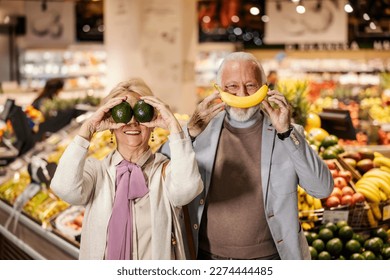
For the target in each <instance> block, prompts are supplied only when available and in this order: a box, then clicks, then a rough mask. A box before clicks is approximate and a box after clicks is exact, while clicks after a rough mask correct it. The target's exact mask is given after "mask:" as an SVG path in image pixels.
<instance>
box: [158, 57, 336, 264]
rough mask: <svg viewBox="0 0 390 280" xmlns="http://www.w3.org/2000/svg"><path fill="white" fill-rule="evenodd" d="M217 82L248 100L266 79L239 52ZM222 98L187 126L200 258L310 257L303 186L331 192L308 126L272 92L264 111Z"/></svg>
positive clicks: (319, 193) (207, 103) (315, 192)
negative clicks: (194, 166) (302, 214)
mask: <svg viewBox="0 0 390 280" xmlns="http://www.w3.org/2000/svg"><path fill="white" fill-rule="evenodd" d="M217 82H218V84H219V86H220V87H221V88H222V90H223V91H225V92H228V93H230V94H233V95H236V96H243V97H244V96H250V95H252V94H254V93H255V92H256V91H257V90H258V89H259V88H260V87H261V86H262V85H263V84H265V82H266V77H265V74H264V71H263V68H262V66H261V64H260V63H259V62H258V61H257V60H256V58H255V57H254V56H253V55H251V54H249V53H244V52H236V53H232V54H230V55H228V56H227V57H226V58H225V59H224V61H223V62H222V64H221V66H220V68H219V70H218V75H217ZM217 98H219V93H218V92H216V93H214V94H212V95H210V96H208V97H207V98H205V99H204V100H203V101H202V102H201V103H200V104H199V105H198V107H197V109H196V111H195V112H194V114H193V115H192V117H191V119H190V121H189V123H188V126H187V132H188V133H189V135H190V136H191V138H192V139H193V147H194V150H195V153H196V158H197V162H198V166H199V170H200V173H201V176H202V179H203V182H204V186H205V189H204V191H203V192H202V193H201V194H200V195H199V196H198V197H197V198H196V199H195V200H194V201H192V203H191V204H190V205H189V213H190V218H191V219H190V220H191V227H192V234H193V238H194V244H195V248H196V249H197V258H198V259H271V260H272V259H283V260H285V259H310V253H309V248H308V244H307V242H306V239H305V236H304V233H303V230H302V228H301V226H300V222H299V219H298V201H297V185H298V184H299V185H300V186H301V187H303V188H304V189H305V190H306V191H307V193H309V194H310V195H312V196H314V197H317V198H324V197H327V196H329V194H330V193H331V191H332V189H333V179H332V175H331V174H330V171H329V169H328V168H327V166H326V165H325V163H324V162H323V161H322V160H321V158H319V157H318V155H317V154H316V153H315V152H314V151H313V150H312V149H311V148H310V146H309V145H308V144H307V142H306V140H305V137H304V134H303V128H302V127H301V126H298V125H295V124H292V123H291V119H290V115H291V111H290V106H289V104H288V102H287V100H286V98H285V97H284V96H283V95H282V94H281V93H279V92H277V91H275V90H271V91H268V93H267V97H266V99H265V100H264V101H263V102H261V104H260V105H254V106H252V107H249V108H245V109H243V108H235V107H231V106H229V105H228V104H224V103H217V102H214V101H215V100H216V99H217ZM271 103H274V104H276V105H277V106H271ZM165 149H166V146H164V147H163V149H162V150H163V151H164V150H165Z"/></svg>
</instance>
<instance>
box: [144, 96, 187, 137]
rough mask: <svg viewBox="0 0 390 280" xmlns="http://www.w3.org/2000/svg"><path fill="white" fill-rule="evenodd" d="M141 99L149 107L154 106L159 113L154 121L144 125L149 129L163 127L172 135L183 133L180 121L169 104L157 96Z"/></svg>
mask: <svg viewBox="0 0 390 280" xmlns="http://www.w3.org/2000/svg"><path fill="white" fill-rule="evenodd" d="M140 98H141V99H142V100H144V101H145V102H146V103H148V104H149V105H151V106H153V107H154V108H155V110H157V111H158V113H159V114H157V117H155V118H154V119H153V120H152V121H150V122H146V123H142V125H144V126H147V127H161V128H164V129H168V130H169V131H170V132H171V133H180V132H181V131H183V130H182V128H181V126H180V123H179V121H178V120H177V119H176V117H175V116H174V114H173V113H172V111H171V109H170V108H169V106H168V105H167V104H165V103H164V102H162V101H161V100H160V99H158V98H157V97H155V96H141V97H140Z"/></svg>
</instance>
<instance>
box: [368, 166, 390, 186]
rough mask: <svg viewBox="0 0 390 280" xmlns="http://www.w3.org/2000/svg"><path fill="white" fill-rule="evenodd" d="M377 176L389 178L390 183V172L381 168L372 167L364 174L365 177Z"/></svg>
mask: <svg viewBox="0 0 390 280" xmlns="http://www.w3.org/2000/svg"><path fill="white" fill-rule="evenodd" d="M382 167H385V166H382ZM375 176H376V177H379V178H383V179H386V180H388V181H389V184H390V173H388V172H386V171H384V170H382V169H380V168H373V169H370V170H369V171H367V172H366V173H364V175H363V177H375Z"/></svg>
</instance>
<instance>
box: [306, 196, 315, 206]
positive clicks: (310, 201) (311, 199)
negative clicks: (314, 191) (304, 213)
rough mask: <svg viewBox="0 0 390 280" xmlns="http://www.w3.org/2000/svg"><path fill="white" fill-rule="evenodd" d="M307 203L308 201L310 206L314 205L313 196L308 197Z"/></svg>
mask: <svg viewBox="0 0 390 280" xmlns="http://www.w3.org/2000/svg"><path fill="white" fill-rule="evenodd" d="M306 201H307V204H309V206H311V205H313V203H314V198H313V197H312V196H311V195H308V194H307V195H306Z"/></svg>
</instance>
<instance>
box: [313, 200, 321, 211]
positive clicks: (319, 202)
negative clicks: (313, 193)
mask: <svg viewBox="0 0 390 280" xmlns="http://www.w3.org/2000/svg"><path fill="white" fill-rule="evenodd" d="M314 208H315V209H321V208H322V204H321V200H320V199H319V198H314Z"/></svg>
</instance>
